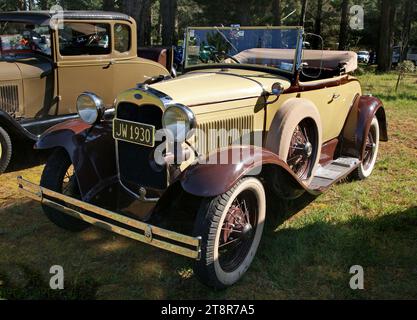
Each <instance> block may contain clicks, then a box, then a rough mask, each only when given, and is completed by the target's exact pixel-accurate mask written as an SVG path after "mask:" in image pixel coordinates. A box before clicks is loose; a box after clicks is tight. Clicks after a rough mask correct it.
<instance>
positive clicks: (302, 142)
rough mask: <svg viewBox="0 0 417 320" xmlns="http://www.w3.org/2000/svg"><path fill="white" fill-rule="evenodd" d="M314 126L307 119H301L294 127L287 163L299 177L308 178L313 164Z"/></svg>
mask: <svg viewBox="0 0 417 320" xmlns="http://www.w3.org/2000/svg"><path fill="white" fill-rule="evenodd" d="M315 136H316V132H315V130H314V126H311V125H310V124H309V121H307V119H305V120H303V121H301V122H300V123H299V124H298V125H297V126H296V127H295V129H294V132H293V134H292V137H291V142H290V147H289V150H288V156H287V164H288V166H289V167H290V168H291V170H292V171H293V172H294V173H295V174H296V175H297V176H298V177H299V178H300V179H301V180H305V179H307V178H308V176H309V173H310V170H311V167H312V166H313V164H314V161H315V159H314V155H315V153H316V149H317V145H316V143H315V141H316V137H315Z"/></svg>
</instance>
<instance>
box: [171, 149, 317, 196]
mask: <svg viewBox="0 0 417 320" xmlns="http://www.w3.org/2000/svg"><path fill="white" fill-rule="evenodd" d="M215 154H216V156H217V159H229V162H228V164H197V165H194V166H191V167H189V168H188V169H186V170H185V171H184V172H183V173H182V174H181V176H180V177H179V180H180V182H181V185H182V188H183V189H184V190H185V191H186V192H188V193H190V194H192V195H195V196H199V197H214V196H217V195H220V194H222V193H224V192H226V191H227V190H230V188H231V187H232V186H233V185H234V184H236V182H237V181H238V180H239V179H240V178H242V177H244V176H247V175H256V176H261V177H263V178H267V176H268V175H269V174H270V173H271V171H270V170H277V171H280V172H283V173H284V174H282V175H280V177H281V179H282V185H283V187H284V188H283V189H285V188H287V189H292V190H295V189H297V190H299V191H301V193H303V192H304V191H308V192H309V193H311V194H318V192H316V191H313V190H309V189H308V188H306V187H305V185H304V184H303V183H302V182H301V181H300V180H299V179H298V177H297V176H296V175H294V173H293V172H292V171H291V169H290V168H289V167H288V165H287V164H286V163H285V162H284V161H282V160H281V159H280V158H278V156H277V155H276V154H274V153H272V152H270V151H268V150H266V149H264V148H260V147H254V146H234V147H230V148H227V149H222V150H219V151H218V152H216V153H215ZM232 154H235V155H236V154H239V156H240V159H241V160H240V161H231V159H233V158H232ZM226 155H227V157H226ZM232 162H236V163H232ZM258 171H259V172H258ZM266 180H267V181H268V179H266Z"/></svg>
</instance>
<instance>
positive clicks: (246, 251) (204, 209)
mask: <svg viewBox="0 0 417 320" xmlns="http://www.w3.org/2000/svg"><path fill="white" fill-rule="evenodd" d="M265 211H266V199H265V190H264V187H263V185H262V183H261V182H260V181H259V180H258V179H257V178H254V177H250V178H244V179H242V180H240V181H239V182H238V183H237V184H236V185H235V186H234V187H233V188H232V189H231V190H229V191H228V192H226V193H224V194H222V195H219V196H217V197H215V198H213V199H206V200H204V201H203V203H202V204H201V207H200V210H199V213H198V215H197V219H196V222H195V226H194V234H195V235H196V236H201V237H202V248H201V259H200V260H199V261H197V262H196V264H195V267H194V271H195V273H196V275H197V276H198V277H199V278H200V279H201V281H202V282H203V283H205V284H206V285H208V286H211V287H215V288H225V287H227V286H230V285H233V284H234V283H236V282H237V281H238V280H239V279H240V278H241V277H242V276H243V274H244V273H245V272H246V271H247V269H248V268H249V266H250V264H251V263H252V260H253V258H254V256H255V253H256V251H257V249H258V246H259V243H260V240H261V236H262V232H263V228H264V221H265Z"/></svg>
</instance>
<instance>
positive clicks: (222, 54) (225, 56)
mask: <svg viewBox="0 0 417 320" xmlns="http://www.w3.org/2000/svg"><path fill="white" fill-rule="evenodd" d="M213 55H214V57H215V60H216V62H218V63H222V62H224V61H225V60H226V59H231V60H233V61H234V62H235V63H238V64H241V62H240V61H239V60H237V59H236V58H235V57H233V56H231V55H230V54H228V53H226V52H224V51H221V52H213ZM221 58H223V59H221Z"/></svg>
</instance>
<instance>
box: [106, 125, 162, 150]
mask: <svg viewBox="0 0 417 320" xmlns="http://www.w3.org/2000/svg"><path fill="white" fill-rule="evenodd" d="M113 138H114V139H116V140H121V141H126V142H130V143H136V144H140V145H142V146H147V147H150V148H152V147H154V146H155V127H154V126H151V125H149V124H145V123H138V122H132V121H126V120H120V119H114V120H113Z"/></svg>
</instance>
